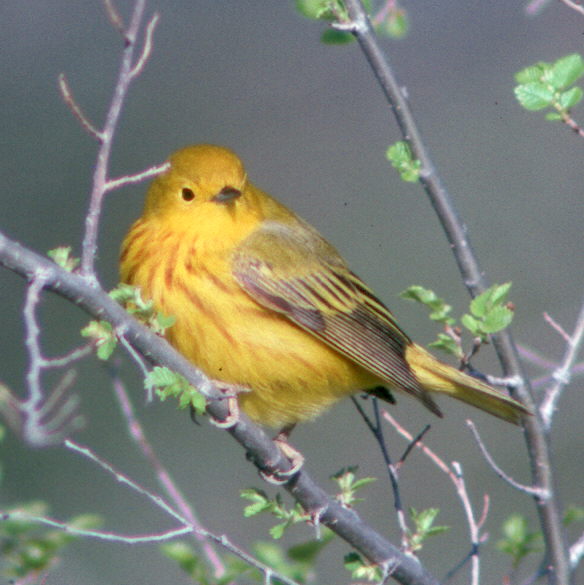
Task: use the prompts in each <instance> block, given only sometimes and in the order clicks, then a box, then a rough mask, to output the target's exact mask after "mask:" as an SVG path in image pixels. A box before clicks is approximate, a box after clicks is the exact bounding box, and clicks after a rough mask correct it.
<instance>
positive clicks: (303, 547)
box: [288, 526, 335, 565]
mask: <svg viewBox="0 0 584 585" xmlns="http://www.w3.org/2000/svg"><path fill="white" fill-rule="evenodd" d="M334 538H335V533H334V532H333V531H332V530H330V529H329V528H327V527H326V526H321V528H320V535H319V538H318V540H308V541H306V542H301V543H300V544H296V545H294V546H292V547H290V548H289V549H288V556H289V557H290V558H291V559H292V560H293V561H296V562H298V563H303V564H305V565H313V564H314V563H315V561H316V558H317V557H318V555H320V553H321V552H322V550H323V549H324V548H325V547H326V546H327V545H328V544H329V543H330V542H332V541H333V540H334Z"/></svg>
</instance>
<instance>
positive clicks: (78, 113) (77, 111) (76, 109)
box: [59, 73, 104, 144]
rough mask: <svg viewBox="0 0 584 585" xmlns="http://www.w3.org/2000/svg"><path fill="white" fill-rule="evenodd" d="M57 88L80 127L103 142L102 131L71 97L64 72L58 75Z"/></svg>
mask: <svg viewBox="0 0 584 585" xmlns="http://www.w3.org/2000/svg"><path fill="white" fill-rule="evenodd" d="M59 89H60V91H61V95H62V96H63V100H64V101H65V103H66V104H67V106H69V109H70V110H71V112H72V113H73V115H74V116H75V117H76V118H77V120H78V121H79V123H80V124H81V127H82V128H83V129H84V130H85V131H86V132H87V133H88V134H89V135H90V136H93V138H95V139H96V140H97V142H99V143H100V144H101V143H102V142H103V139H104V136H103V133H102V132H100V131H99V130H98V129H97V128H96V127H95V126H94V125H93V124H92V123H91V122H90V121H89V118H88V117H87V116H86V115H85V114H84V113H83V110H82V109H81V107H80V106H79V104H78V103H77V102H76V101H75V98H74V97H73V93H72V91H71V88H70V87H69V82H68V81H67V78H66V77H65V74H64V73H61V74H60V75H59Z"/></svg>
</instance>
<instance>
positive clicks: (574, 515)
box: [564, 506, 584, 526]
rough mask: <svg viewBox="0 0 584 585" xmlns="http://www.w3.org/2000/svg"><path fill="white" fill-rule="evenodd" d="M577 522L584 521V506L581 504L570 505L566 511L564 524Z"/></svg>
mask: <svg viewBox="0 0 584 585" xmlns="http://www.w3.org/2000/svg"><path fill="white" fill-rule="evenodd" d="M576 522H584V508H582V507H580V506H569V507H568V509H567V510H566V511H565V513H564V526H569V525H570V524H574V523H576Z"/></svg>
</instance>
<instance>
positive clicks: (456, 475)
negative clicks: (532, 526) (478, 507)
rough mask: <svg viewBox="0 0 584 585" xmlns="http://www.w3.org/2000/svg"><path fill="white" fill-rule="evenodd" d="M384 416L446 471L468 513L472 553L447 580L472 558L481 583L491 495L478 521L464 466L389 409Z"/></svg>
mask: <svg viewBox="0 0 584 585" xmlns="http://www.w3.org/2000/svg"><path fill="white" fill-rule="evenodd" d="M383 417H384V418H385V420H387V421H388V422H389V423H390V424H391V425H392V427H393V428H394V429H395V430H396V431H397V432H398V433H399V434H400V435H401V436H402V437H404V438H405V439H406V440H407V441H408V445H409V446H411V448H413V447H416V448H418V449H420V450H421V451H422V452H423V453H424V454H425V455H426V456H427V457H428V458H429V459H430V460H431V461H432V462H433V463H434V464H435V465H436V466H437V467H438V468H439V469H440V470H441V471H442V472H443V473H445V474H446V475H447V476H448V477H449V478H450V480H451V481H452V483H453V484H454V487H455V489H456V493H457V494H458V497H459V499H460V501H461V503H462V507H463V510H464V513H465V515H466V519H467V523H468V527H469V533H470V534H469V535H470V540H471V550H470V553H469V554H468V555H467V556H466V557H465V558H464V559H462V561H461V562H460V563H458V564H457V565H456V566H455V567H454V568H453V569H452V570H451V571H449V573H448V574H447V576H446V580H448V579H450V578H451V577H452V576H453V575H454V574H455V573H456V572H458V571H459V570H460V569H461V568H462V567H464V566H465V565H466V563H467V562H468V560H469V559H470V560H471V564H472V567H471V583H472V585H479V582H480V579H479V578H480V558H479V545H480V544H481V542H483V541H484V537H483V536H482V535H481V531H482V529H483V526H484V524H485V522H486V519H487V515H488V512H489V501H490V500H489V496H488V495H487V494H484V497H483V510H482V512H481V516H480V518H479V520H478V521H477V520H476V519H475V515H474V510H473V507H472V504H471V502H470V497H469V494H468V491H467V489H466V482H465V481H464V476H463V473H462V466H461V465H460V464H459V463H457V462H456V461H453V462H452V467H450V466H448V465H447V464H446V462H445V461H444V460H443V459H442V458H441V457H440V456H439V455H437V454H436V453H435V452H434V451H433V450H432V449H430V448H429V447H427V446H426V445H425V444H424V443H423V442H422V441H421V436H420V435H417V436H416V437H414V436H413V435H412V434H411V433H410V432H409V431H407V430H406V429H405V428H404V427H403V426H402V425H400V424H399V423H398V422H397V420H396V419H395V418H394V417H393V416H391V414H390V413H389V412H387V410H385V411H384V413H383Z"/></svg>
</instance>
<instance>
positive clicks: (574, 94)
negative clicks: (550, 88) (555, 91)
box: [560, 87, 582, 110]
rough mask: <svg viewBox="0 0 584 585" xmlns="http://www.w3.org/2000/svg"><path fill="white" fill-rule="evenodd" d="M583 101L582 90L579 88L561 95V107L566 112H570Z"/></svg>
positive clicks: (573, 88)
mask: <svg viewBox="0 0 584 585" xmlns="http://www.w3.org/2000/svg"><path fill="white" fill-rule="evenodd" d="M581 99H582V90H581V89H580V88H579V87H572V88H571V89H568V90H567V91H565V92H563V93H562V95H560V105H561V106H562V108H564V109H565V110H569V109H570V108H573V107H574V106H576V105H578V104H579V103H580V100H581Z"/></svg>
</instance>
